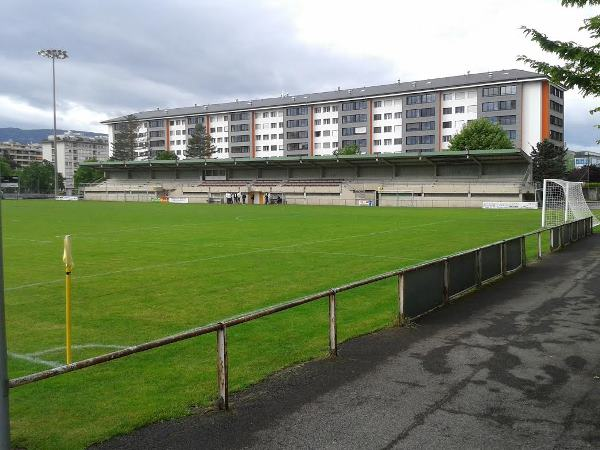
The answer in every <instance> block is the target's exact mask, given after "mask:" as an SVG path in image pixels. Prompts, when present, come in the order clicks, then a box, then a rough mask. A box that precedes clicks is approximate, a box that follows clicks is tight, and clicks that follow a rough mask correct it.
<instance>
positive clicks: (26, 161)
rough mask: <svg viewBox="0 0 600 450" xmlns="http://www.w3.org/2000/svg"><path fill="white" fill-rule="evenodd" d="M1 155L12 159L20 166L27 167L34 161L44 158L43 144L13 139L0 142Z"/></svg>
mask: <svg viewBox="0 0 600 450" xmlns="http://www.w3.org/2000/svg"><path fill="white" fill-rule="evenodd" d="M0 155H1V156H4V157H8V158H9V159H12V160H13V161H15V162H16V163H17V164H18V165H19V167H27V166H29V165H30V164H31V163H33V162H36V161H41V160H42V146H41V145H40V144H21V143H19V142H12V141H10V142H0Z"/></svg>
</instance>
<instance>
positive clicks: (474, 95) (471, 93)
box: [467, 91, 477, 98]
mask: <svg viewBox="0 0 600 450" xmlns="http://www.w3.org/2000/svg"><path fill="white" fill-rule="evenodd" d="M467 98H477V91H468V92H467Z"/></svg>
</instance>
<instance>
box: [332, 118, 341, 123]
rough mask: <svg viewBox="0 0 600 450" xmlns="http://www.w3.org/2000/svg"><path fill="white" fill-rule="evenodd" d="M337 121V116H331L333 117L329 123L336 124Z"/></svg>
mask: <svg viewBox="0 0 600 450" xmlns="http://www.w3.org/2000/svg"><path fill="white" fill-rule="evenodd" d="M338 122H339V120H338V118H337V117H333V118H332V119H331V123H332V124H337V123H338Z"/></svg>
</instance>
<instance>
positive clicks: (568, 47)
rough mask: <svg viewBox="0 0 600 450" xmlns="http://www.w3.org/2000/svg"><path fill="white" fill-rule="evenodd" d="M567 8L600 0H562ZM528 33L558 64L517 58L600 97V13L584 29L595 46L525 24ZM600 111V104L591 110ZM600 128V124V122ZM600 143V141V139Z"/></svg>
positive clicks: (563, 81) (588, 93)
mask: <svg viewBox="0 0 600 450" xmlns="http://www.w3.org/2000/svg"><path fill="white" fill-rule="evenodd" d="M561 4H562V5H563V6H565V7H570V6H575V7H580V8H581V7H584V6H587V5H590V6H591V5H600V0H562V1H561ZM522 29H523V32H524V33H525V35H526V36H529V37H530V38H531V40H532V41H534V42H536V43H537V44H538V45H539V46H540V48H541V49H542V50H544V51H545V52H548V53H551V54H553V55H555V56H557V57H558V58H559V60H560V63H558V64H550V63H547V62H544V61H538V60H535V59H531V58H529V57H527V56H525V55H521V56H519V57H518V58H517V59H518V60H519V61H523V62H525V63H527V64H529V65H530V66H531V67H532V68H533V69H535V70H536V71H537V72H541V73H543V74H545V75H548V76H549V77H550V79H551V80H552V81H554V82H556V83H560V84H562V85H563V86H564V87H566V88H567V89H571V88H578V89H579V90H580V92H581V93H582V95H583V96H584V97H587V96H590V95H591V96H594V97H597V96H600V15H596V16H593V17H590V18H589V19H585V20H584V22H583V26H582V27H580V28H579V30H580V31H586V32H587V33H588V34H589V36H590V38H591V42H590V44H591V45H587V46H586V45H581V44H578V43H576V42H572V41H569V42H565V41H559V40H552V39H550V38H549V37H548V36H547V35H546V34H544V33H542V32H540V31H538V30H536V29H534V28H528V27H522ZM597 112H600V107H597V108H594V109H592V110H591V111H590V113H592V114H594V113H597ZM596 127H597V128H600V125H596ZM598 143H600V140H599V141H598Z"/></svg>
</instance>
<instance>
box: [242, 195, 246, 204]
mask: <svg viewBox="0 0 600 450" xmlns="http://www.w3.org/2000/svg"><path fill="white" fill-rule="evenodd" d="M242 203H243V204H244V205H245V204H246V193H245V192H244V193H243V194H242Z"/></svg>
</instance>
